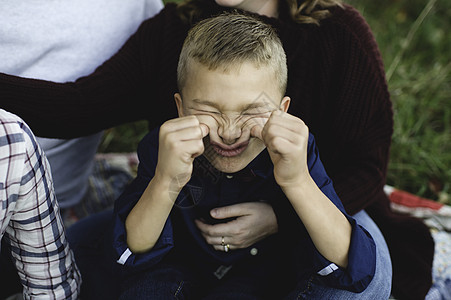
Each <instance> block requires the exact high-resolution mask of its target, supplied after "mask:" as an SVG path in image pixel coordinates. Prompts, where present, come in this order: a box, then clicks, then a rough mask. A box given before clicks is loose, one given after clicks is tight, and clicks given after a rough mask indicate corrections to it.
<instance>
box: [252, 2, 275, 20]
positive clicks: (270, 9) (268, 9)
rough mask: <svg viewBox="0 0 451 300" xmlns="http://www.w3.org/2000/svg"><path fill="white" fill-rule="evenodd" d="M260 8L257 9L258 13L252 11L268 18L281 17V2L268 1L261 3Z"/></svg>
mask: <svg viewBox="0 0 451 300" xmlns="http://www.w3.org/2000/svg"><path fill="white" fill-rule="evenodd" d="M261 4H262V5H261V6H260V7H258V8H257V7H256V11H251V12H254V13H257V14H259V15H263V16H267V17H270V18H278V17H279V1H277V0H267V1H264V2H262V3H261Z"/></svg>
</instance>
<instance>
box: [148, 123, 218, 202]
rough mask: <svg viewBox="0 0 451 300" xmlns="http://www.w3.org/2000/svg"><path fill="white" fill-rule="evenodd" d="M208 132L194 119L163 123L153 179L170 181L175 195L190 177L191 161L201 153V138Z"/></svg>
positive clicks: (204, 126) (202, 148)
mask: <svg viewBox="0 0 451 300" xmlns="http://www.w3.org/2000/svg"><path fill="white" fill-rule="evenodd" d="M208 133H209V128H208V126H207V125H205V124H203V123H200V122H199V119H198V118H197V117H196V116H187V117H182V118H177V119H172V120H169V121H167V122H165V123H164V124H163V125H162V126H161V128H160V134H159V149H158V163H157V167H156V170H155V178H159V179H162V180H165V181H166V182H170V184H171V189H174V190H173V191H172V192H176V193H178V192H179V191H180V190H181V189H182V187H183V186H184V185H185V184H186V183H188V181H189V179H190V177H191V174H192V170H193V160H194V158H196V157H197V156H199V155H201V154H202V153H203V152H204V144H203V142H202V139H203V138H204V137H205V136H207V135H208ZM175 189H178V191H176V190H175Z"/></svg>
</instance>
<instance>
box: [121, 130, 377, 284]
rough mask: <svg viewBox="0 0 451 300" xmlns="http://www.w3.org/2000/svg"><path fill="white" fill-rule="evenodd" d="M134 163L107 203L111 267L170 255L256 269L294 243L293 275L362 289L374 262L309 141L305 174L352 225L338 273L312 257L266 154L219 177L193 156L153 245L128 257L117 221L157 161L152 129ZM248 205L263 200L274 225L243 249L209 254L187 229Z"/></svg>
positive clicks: (208, 268) (371, 248) (365, 237)
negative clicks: (253, 264)
mask: <svg viewBox="0 0 451 300" xmlns="http://www.w3.org/2000/svg"><path fill="white" fill-rule="evenodd" d="M138 157H139V161H140V164H139V167H138V175H137V177H136V179H135V180H134V181H133V182H132V183H131V185H130V186H129V187H128V188H127V189H126V191H125V192H124V193H123V194H122V195H121V197H120V198H119V199H118V200H117V201H116V203H115V225H114V245H113V246H114V248H115V250H116V253H117V257H118V263H119V264H122V265H124V266H127V267H131V268H132V269H133V268H136V269H143V268H149V267H152V266H154V265H156V264H158V263H159V262H160V261H162V260H163V259H164V258H165V257H167V256H168V255H169V254H170V255H171V257H173V258H175V259H176V260H178V261H183V260H191V261H202V264H200V265H199V270H198V271H199V272H207V273H208V272H210V273H213V274H216V275H217V271H218V270H221V268H222V269H224V268H226V269H228V268H229V267H230V266H234V265H237V264H241V263H243V262H245V261H248V260H254V261H255V260H257V261H258V259H261V260H262V262H261V263H264V261H263V260H267V259H272V258H271V257H278V256H281V255H284V254H283V253H284V251H283V248H284V247H287V248H291V247H293V246H294V245H302V247H298V248H297V249H299V248H300V251H298V252H296V253H295V255H296V256H297V257H296V261H300V264H301V270H299V271H300V272H304V273H305V274H315V273H316V274H318V275H319V276H323V277H324V281H325V282H326V283H327V284H329V285H330V286H332V287H336V288H341V289H347V290H351V291H356V292H359V291H362V290H363V289H365V288H366V286H368V284H369V283H370V281H371V279H372V277H373V275H374V271H375V264H376V250H375V244H374V241H373V239H372V237H371V235H370V234H369V233H368V232H367V231H366V230H365V229H364V228H362V227H361V226H360V225H358V224H357V223H356V221H355V220H354V219H353V218H352V217H351V216H349V215H347V214H346V212H345V210H344V208H343V205H342V203H341V201H340V199H339V198H338V196H337V194H336V193H335V190H334V188H333V184H332V181H331V180H330V178H329V177H328V176H327V174H326V172H325V170H324V167H323V165H322V163H321V161H320V159H319V155H318V150H317V148H316V145H315V141H314V138H313V136H312V135H310V136H309V141H308V154H307V163H308V167H309V171H310V175H311V177H312V178H313V180H314V181H315V183H316V184H317V185H318V187H319V188H320V189H321V191H322V192H323V193H324V194H325V195H326V196H327V197H328V198H329V199H330V200H331V201H332V202H333V203H334V204H335V205H336V206H337V207H338V209H339V210H340V211H341V212H342V213H343V214H344V215H345V216H346V217H347V219H348V220H349V222H350V223H351V225H352V236H351V244H350V249H349V255H348V266H347V268H340V267H338V266H337V265H335V264H334V263H332V262H330V261H329V260H327V259H326V258H324V257H323V256H322V255H321V254H320V253H319V252H318V251H317V249H316V248H315V246H314V244H313V242H312V241H311V239H310V237H309V235H308V233H307V231H306V229H305V227H304V225H303V224H302V222H301V220H300V219H299V217H298V216H297V214H296V212H295V211H294V209H293V208H292V206H291V204H290V202H289V200H288V199H287V198H286V196H285V195H284V194H283V192H282V190H281V189H280V187H279V186H278V185H277V183H276V181H275V179H274V175H273V165H272V162H271V159H270V157H269V154H268V152H267V151H266V150H264V151H263V152H261V153H260V154H259V155H258V156H257V157H256V158H255V159H254V160H253V161H252V162H251V163H250V164H249V165H248V166H247V167H246V168H244V169H243V170H241V171H239V172H237V173H234V174H225V173H222V172H220V171H218V170H216V169H215V168H214V167H213V166H212V165H211V164H210V163H209V162H208V161H207V159H206V158H205V157H204V156H200V157H197V158H196V159H195V160H194V168H193V175H192V177H191V179H190V181H189V182H188V184H187V185H186V186H185V187H184V188H183V189H182V191H181V193H180V194H179V196H178V198H177V200H176V202H175V204H174V207H173V209H172V211H171V213H170V215H169V218H168V219H167V221H166V224H165V226H164V228H163V231H162V233H161V235H160V238H159V240H158V241H157V243H156V244H155V246H154V247H153V248H152V250H150V251H149V252H147V253H139V254H134V253H132V252H131V251H130V250H129V248H128V245H127V234H126V230H125V220H126V218H127V216H128V214H129V213H130V211H131V210H132V208H133V207H134V206H135V204H136V203H137V202H138V200H139V198H140V197H141V195H142V194H143V192H144V190H145V189H146V188H147V185H148V184H149V182H150V180H151V179H152V177H153V176H154V172H155V168H156V165H157V159H158V130H154V131H152V132H151V133H149V134H148V135H147V136H145V137H144V138H143V140H142V141H141V142H140V144H139V146H138ZM251 201H265V202H268V203H269V204H271V205H272V206H273V208H274V210H275V212H276V216H277V219H278V223H279V232H278V233H277V234H275V235H273V236H271V237H269V238H266V239H264V240H263V241H260V242H258V243H256V244H254V245H252V246H251V247H249V248H246V249H238V250H231V251H229V252H224V251H217V250H215V249H214V248H213V247H212V246H211V245H209V244H207V243H206V241H205V239H204V238H203V236H202V235H201V233H200V231H199V229H198V228H197V227H196V225H195V223H194V220H195V219H203V220H204V221H205V222H215V220H213V219H211V218H210V217H209V211H210V210H211V209H212V208H216V207H221V206H227V205H231V204H236V203H243V202H251ZM318 221H319V222H320V221H321V220H318ZM287 241H288V244H287ZM290 243H292V244H290ZM281 245H283V247H281ZM256 253H257V255H255V254H256ZM217 277H218V278H220V277H221V276H217Z"/></svg>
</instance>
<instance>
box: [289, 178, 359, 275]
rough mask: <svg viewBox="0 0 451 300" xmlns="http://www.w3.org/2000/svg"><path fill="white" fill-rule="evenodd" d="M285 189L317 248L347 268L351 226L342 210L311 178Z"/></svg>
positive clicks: (325, 255) (329, 258) (331, 259)
mask: <svg viewBox="0 0 451 300" xmlns="http://www.w3.org/2000/svg"><path fill="white" fill-rule="evenodd" d="M283 191H284V193H285V195H286V196H287V198H288V199H289V200H290V202H291V204H292V205H293V207H294V209H295V211H296V213H297V214H298V216H299V218H300V219H301V220H302V223H303V224H304V226H305V227H306V229H307V231H308V233H309V235H310V237H311V239H312V241H313V243H314V244H315V247H316V248H317V249H318V251H319V252H320V253H321V254H322V255H323V256H324V257H325V258H327V259H328V260H330V261H331V262H334V263H335V264H337V265H338V266H340V267H347V265H348V252H349V246H350V243H351V233H352V226H351V224H350V223H349V221H348V219H347V218H346V217H345V216H344V215H343V213H342V212H341V211H340V210H339V209H338V208H337V207H336V206H335V205H334V203H333V202H332V201H330V200H329V198H327V196H326V195H324V193H323V192H322V191H321V190H320V189H319V188H318V186H317V185H316V183H315V182H314V181H313V179H312V178H311V177H309V178H308V179H307V180H306V181H305V182H302V183H300V184H298V185H296V186H293V187H284V188H283Z"/></svg>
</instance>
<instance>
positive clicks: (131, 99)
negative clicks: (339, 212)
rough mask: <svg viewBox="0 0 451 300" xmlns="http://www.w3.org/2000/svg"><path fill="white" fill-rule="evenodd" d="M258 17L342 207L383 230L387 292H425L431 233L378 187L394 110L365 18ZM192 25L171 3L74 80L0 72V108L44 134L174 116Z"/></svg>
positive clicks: (65, 134) (416, 295) (339, 14)
mask: <svg viewBox="0 0 451 300" xmlns="http://www.w3.org/2000/svg"><path fill="white" fill-rule="evenodd" d="M216 9H217V11H213V12H211V14H214V13H217V12H218V11H219V10H220V9H221V8H219V7H216ZM263 19H264V20H265V21H266V22H268V23H270V24H272V25H273V26H274V27H275V28H276V29H277V30H278V32H279V35H280V38H281V40H282V42H283V45H284V48H285V51H286V54H287V61H288V87H287V92H286V94H287V95H288V96H290V97H291V99H292V101H291V106H290V109H289V112H290V113H291V114H293V115H296V116H298V117H300V118H302V119H303V120H304V122H305V123H306V124H307V125H308V127H309V129H310V131H311V132H312V133H313V134H314V135H315V138H316V140H317V144H318V147H319V150H320V153H321V159H322V161H323V163H324V165H325V167H326V170H327V172H328V173H329V175H330V177H331V178H332V179H333V181H334V186H335V189H336V191H337V193H338V195H339V196H340V198H341V200H342V202H343V204H344V206H345V207H346V209H347V211H348V212H349V213H350V214H354V213H356V212H358V211H359V210H362V209H365V210H366V211H367V212H368V213H369V214H370V216H371V217H372V218H373V219H374V220H375V222H376V223H377V225H378V226H379V228H380V229H381V231H382V232H383V234H384V236H385V239H386V241H387V243H388V246H389V249H390V252H391V256H392V261H393V269H394V275H393V294H394V295H395V296H397V297H398V298H399V299H402V298H405V299H424V296H425V294H426V293H427V291H428V289H429V287H430V285H431V282H432V277H431V268H432V257H433V240H432V237H431V235H430V233H429V230H428V228H427V227H426V226H425V225H424V224H423V223H422V222H421V221H420V220H417V219H414V218H411V217H406V216H395V215H394V214H393V213H392V212H391V210H390V207H389V200H388V198H387V196H386V195H385V194H384V191H383V186H384V184H385V177H386V171H387V164H388V159H389V148H390V142H391V134H392V131H393V116H392V107H391V101H390V96H389V93H388V89H387V84H386V81H385V72H384V68H383V63H382V59H381V56H380V53H379V50H378V47H377V45H376V42H375V40H374V37H373V35H372V33H371V31H370V28H369V26H368V25H367V24H366V22H365V21H364V19H363V18H362V16H361V15H360V14H359V13H358V12H357V11H356V10H355V9H354V8H352V7H350V6H346V7H345V9H340V8H336V9H335V11H334V13H333V15H332V16H331V17H330V18H328V19H325V20H323V21H322V22H321V26H316V25H311V24H296V23H294V22H292V21H287V20H289V18H288V17H283V16H282V17H281V18H280V19H271V18H266V17H263ZM282 20H283V21H282ZM189 27H190V26H189V25H188V24H185V23H183V22H182V21H181V20H180V18H179V17H178V16H177V14H176V6H175V5H174V4H168V5H166V7H165V8H164V9H163V11H162V12H161V13H160V14H159V15H157V16H156V17H154V18H152V19H149V20H147V21H145V22H144V23H143V24H142V25H141V27H140V28H139V29H138V31H137V32H136V33H135V34H134V35H133V36H132V37H131V38H130V39H129V40H128V42H127V43H126V44H125V45H124V46H123V47H122V49H121V50H119V52H118V53H117V54H116V55H115V56H113V57H112V58H111V59H110V60H108V61H107V62H106V63H104V64H103V65H102V66H100V67H99V68H98V69H97V70H96V71H95V72H94V73H93V74H91V75H89V76H87V77H84V78H80V79H79V80H77V81H76V82H75V83H67V84H57V83H52V82H46V81H41V80H33V79H23V78H18V77H14V76H9V75H5V74H0V107H2V108H3V109H6V110H9V111H11V112H14V113H16V114H18V115H19V116H21V117H22V118H23V119H24V120H25V121H26V122H27V123H28V124H29V125H30V127H31V128H32V130H33V131H34V132H35V134H36V135H38V136H46V137H57V138H72V137H78V136H82V135H87V134H90V133H94V132H97V131H100V130H102V129H106V128H109V127H112V126H115V125H119V124H123V123H125V122H129V121H136V120H141V119H147V120H148V121H149V127H150V128H153V127H155V126H158V125H160V124H161V123H162V122H164V121H165V120H167V119H170V118H173V117H176V109H175V104H174V100H173V95H174V93H175V92H177V84H176V70H177V61H178V56H179V53H180V50H181V47H182V43H183V40H184V38H185V37H186V34H187V30H188V29H189ZM276 213H277V212H276Z"/></svg>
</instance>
